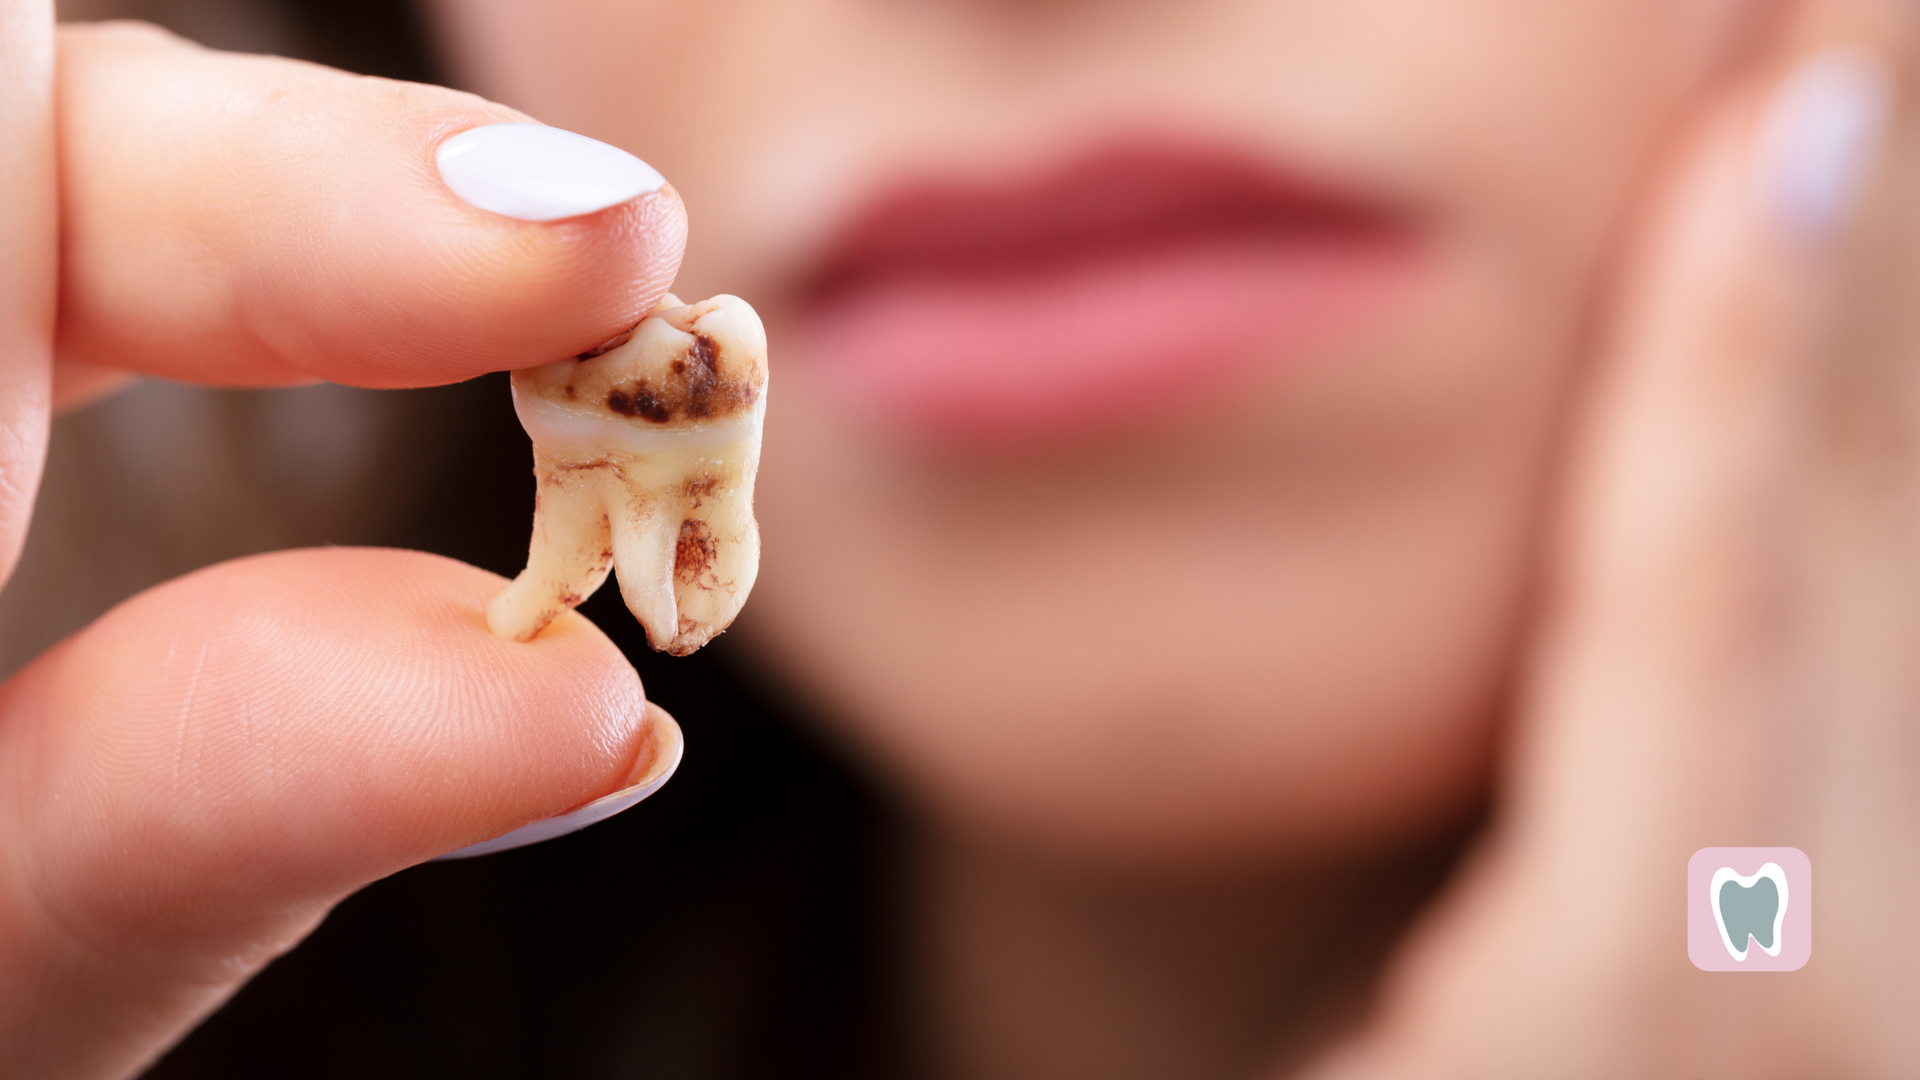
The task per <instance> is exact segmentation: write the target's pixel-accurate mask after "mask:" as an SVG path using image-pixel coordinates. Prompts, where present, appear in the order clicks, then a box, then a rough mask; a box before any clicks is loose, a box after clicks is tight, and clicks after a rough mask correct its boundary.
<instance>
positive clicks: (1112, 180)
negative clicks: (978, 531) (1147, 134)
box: [797, 151, 1414, 444]
mask: <svg viewBox="0 0 1920 1080" xmlns="http://www.w3.org/2000/svg"><path fill="white" fill-rule="evenodd" d="M1413 247H1414V236H1413V231H1412V229H1411V228H1410V227H1409V225H1408V224H1407V223H1406V222H1405V221H1404V220H1401V219H1399V218H1397V217H1396V216H1395V215H1393V214H1392V213H1390V212H1388V211H1386V210H1384V209H1382V208H1379V207H1374V206H1370V205H1366V204H1364V203H1362V202H1361V201H1359V200H1357V199H1353V198H1350V197H1343V196H1340V195H1338V194H1335V193H1331V192H1327V191H1325V190H1321V189H1315V188H1309V187H1307V186H1304V185H1301V184H1298V183H1293V182H1290V181H1288V180H1287V179H1285V178H1282V177H1276V176H1274V175H1273V174H1271V173H1269V172H1266V171H1264V170H1261V169H1257V168H1254V167H1251V166H1248V165H1245V164H1243V163H1240V162H1237V161H1233V160H1227V159H1222V158H1220V157H1216V156H1208V155H1196V154H1192V153H1170V152H1163V151H1156V152H1140V151H1123V152H1110V153H1106V154H1102V155H1099V156H1097V157H1092V158H1088V159H1084V160H1082V161H1081V162H1080V163H1078V164H1076V165H1074V166H1072V167H1070V168H1067V169H1064V170H1061V171H1059V172H1057V173H1055V174H1053V175H1051V176H1048V177H1045V178H1042V179H1041V180H1039V181H1037V182H1034V183H1029V184H1023V185H1018V186H1007V187H999V188H986V187H979V188H963V187H957V186H935V185H927V186H923V187H920V188H918V189H915V190H910V191H904V192H901V193H900V194H898V195H896V196H894V197H893V198H890V199H887V200H885V201H884V202H883V203H881V204H880V205H877V206H875V207H873V208H872V209H871V210H870V211H869V212H868V213H867V214H865V215H864V216H862V217H861V218H860V219H859V220H858V221H857V222H856V223H855V224H854V225H853V227H852V228H850V229H849V230H847V232H846V233H845V235H844V239H843V240H842V242H841V243H840V244H839V245H838V246H837V248H836V249H835V252H834V254H833V257H832V258H831V259H830V260H828V261H827V263H826V264H825V269H824V270H823V272H822V273H821V274H820V276H819V277H818V279H817V281H816V284H815V286H814V288H813V290H812V291H811V293H810V297H809V300H810V302H809V303H808V304H807V305H806V308H805V309H804V312H805V314H804V317H803V318H802V320H801V322H800V325H799V327H798V330H799V334H798V338H799V340H798V342H797V344H798V345H799V348H798V350H797V353H798V354H799V356H800V357H801V358H802V359H803V360H804V361H805V362H808V363H810V364H811V365H813V366H814V367H815V368H816V369H817V370H818V372H819V373H820V374H821V375H822V376H824V377H825V378H826V379H827V380H828V382H829V383H830V385H831V387H832V390H833V392H834V393H835V394H836V395H838V396H839V397H841V398H842V399H844V400H848V401H850V402H852V403H853V404H854V405H856V406H857V407H861V409H862V411H868V412H870V413H871V414H872V415H874V416H875V417H877V418H879V419H881V420H882V421H884V422H887V423H888V424H889V425H890V426H895V427H901V428H905V429H907V430H909V431H912V432H915V433H918V434H920V435H923V436H931V437H933V438H936V439H940V440H942V441H958V442H962V443H973V442H979V443H987V444H992V443H1001V442H1008V441H1013V442H1027V441H1036V440H1037V441H1049V440H1052V439H1055V438H1060V437H1071V436H1075V435H1082V434H1086V433H1088V432H1089V431H1093V430H1098V429H1102V428H1113V427H1118V426H1123V425H1125V424H1127V423H1129V422H1132V421H1135V420H1138V419H1141V418H1144V417H1148V416H1152V415H1157V414H1160V413H1164V412H1167V411H1170V410H1177V409H1180V408H1182V407H1183V406H1191V405H1192V404H1193V403H1197V402H1199V401H1202V400H1204V399H1206V398H1209V397H1218V396H1220V395H1221V394H1223V393H1231V392H1232V389H1233V384H1234V382H1235V376H1236V375H1240V374H1245V373H1249V372H1257V371H1259V370H1262V369H1264V368H1265V367H1267V366H1269V365H1273V364H1284V363H1288V362H1290V361H1291V360H1293V359H1295V358H1296V357H1298V355H1299V354H1300V353H1301V352H1302V351H1303V350H1304V349H1305V348H1306V347H1308V346H1310V345H1311V344H1313V343H1314V342H1315V341H1317V340H1320V339H1321V338H1322V337H1323V336H1324V335H1325V334H1326V333H1327V332H1328V331H1330V330H1333V329H1336V328H1337V327H1339V326H1340V325H1342V324H1344V323H1347V322H1350V321H1351V320H1352V319H1354V318H1355V317H1357V316H1361V315H1364V314H1365V313H1366V312H1368V311H1370V310H1373V309H1374V308H1375V307H1376V306H1377V304H1378V302H1379V301H1380V300H1382V299H1384V298H1385V297H1386V296H1388V295H1390V294H1391V292H1392V291H1393V287H1394V286H1395V285H1396V284H1397V283H1399V282H1401V281H1403V280H1404V279H1405V278H1406V276H1407V271H1408V269H1409V268H1410V267H1411V265H1412V262H1413V260H1412V259H1411V258H1410V256H1411V255H1412V253H1413Z"/></svg>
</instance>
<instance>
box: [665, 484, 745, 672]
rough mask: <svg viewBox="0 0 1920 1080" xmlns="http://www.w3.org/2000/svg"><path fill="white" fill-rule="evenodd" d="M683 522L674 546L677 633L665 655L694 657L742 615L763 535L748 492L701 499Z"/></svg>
mask: <svg viewBox="0 0 1920 1080" xmlns="http://www.w3.org/2000/svg"><path fill="white" fill-rule="evenodd" d="M702 503H703V505H702V506H701V507H700V508H699V509H692V510H691V512H690V513H689V515H688V516H687V517H686V518H685V519H683V520H682V521H681V524H680V529H679V539H678V542H677V543H676V545H675V549H676V550H675V560H674V575H673V578H674V596H675V599H676V601H677V603H678V606H679V609H680V625H679V632H678V633H676V634H675V635H674V639H673V642H672V644H671V645H670V646H669V647H668V649H667V651H668V652H672V653H675V654H677V655H685V654H686V653H690V652H693V651H694V650H695V649H698V648H699V647H700V646H702V645H705V644H706V643H707V642H709V641H711V640H713V637H714V635H716V634H718V633H720V632H721V631H722V630H725V629H726V628H727V626H728V625H729V624H730V623H732V622H733V619H734V616H735V615H738V614H739V613H740V608H741V605H743V604H744V603H745V602H746V598H747V593H748V592H749V591H751V590H752V588H753V582H754V578H755V577H756V576H757V574H758V572H759V567H760V530H759V529H758V527H757V526H756V525H755V524H754V520H753V513H752V510H751V505H752V504H751V494H750V492H749V493H748V494H746V495H745V496H744V497H743V496H742V495H741V494H740V493H738V492H730V493H725V494H722V495H720V496H719V497H717V498H707V499H704V500H702Z"/></svg>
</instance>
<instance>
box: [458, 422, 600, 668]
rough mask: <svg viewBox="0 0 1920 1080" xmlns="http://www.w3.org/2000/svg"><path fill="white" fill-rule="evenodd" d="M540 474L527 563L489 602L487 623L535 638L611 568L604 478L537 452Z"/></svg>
mask: <svg viewBox="0 0 1920 1080" xmlns="http://www.w3.org/2000/svg"><path fill="white" fill-rule="evenodd" d="M534 464H535V469H534V472H535V473H536V475H537V476H538V478H539V491H538V493H537V495H536V496H535V497H536V499H537V501H536V503H535V505H534V515H533V540H532V542H531V543H530V544H529V545H528V551H527V568H526V569H525V570H522V571H521V572H520V576H519V577H516V578H514V579H513V581H512V583H510V584H509V585H508V586H507V587H506V588H505V589H503V590H501V591H500V593H499V595H497V596H495V597H494V598H493V600H492V601H491V602H490V603H488V604H487V628H488V629H489V630H492V631H493V632H494V633H495V634H497V635H498V636H500V637H503V638H507V639H508V640H511V641H531V640H533V638H534V635H536V634H538V633H539V632H540V631H542V630H544V629H546V627H547V624H548V623H550V622H552V621H553V620H554V619H556V618H558V617H559V616H560V613H561V612H564V611H566V610H567V609H569V608H571V607H573V606H575V605H576V604H578V603H580V601H582V600H584V599H586V598H587V597H589V596H591V595H593V591H594V590H595V589H598V588H599V587H600V584H601V582H604V581H605V580H606V579H607V573H608V572H609V571H610V570H611V569H612V568H613V548H612V545H611V544H610V543H609V528H608V521H607V512H606V504H607V498H606V496H607V490H606V488H607V484H606V478H605V477H603V476H600V475H598V473H599V470H577V471H576V470H569V469H566V468H562V467H559V466H558V465H557V463H555V462H553V461H550V460H545V459H544V458H542V457H541V456H540V455H536V456H535V462H534Z"/></svg>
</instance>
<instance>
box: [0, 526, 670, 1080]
mask: <svg viewBox="0 0 1920 1080" xmlns="http://www.w3.org/2000/svg"><path fill="white" fill-rule="evenodd" d="M501 584H502V582H501V579H499V578H498V577H496V576H494V575H491V574H487V573H485V572H483V571H479V570H476V569H473V568H471V567H468V566H464V565H462V564H459V563H455V562H452V561H450V560H446V559H441V558H438V557H434V556H428V555H422V554H418V553H411V552H399V551H383V550H352V549H329V550H322V551H298V552H285V553H280V554H275V555H269V556H261V557H256V558H251V559H245V560H240V561H237V562H233V563H227V564H223V565H220V566H217V567H214V568H212V569H209V570H206V571H202V572H199V573H196V574H193V575H190V576H188V577H185V578H182V579H179V580H176V581H174V582H171V583H169V584H166V585H163V586H160V587H158V588H156V589H153V590H151V591H149V592H147V593H144V594H142V595H140V596H138V597H136V598H135V599H133V600H131V601H129V602H127V603H126V604H123V605H122V606H120V607H119V608H116V609H115V610H114V611H112V612H111V613H109V614H108V615H106V616H104V617H103V618H102V619H101V620H100V621H98V622H97V623H95V624H94V625H93V626H91V627H89V628H88V629H87V630H85V631H83V632H82V633H81V634H79V635H77V636H76V637H74V638H72V639H69V640H68V641H67V642H65V643H64V644H62V645H61V646H59V647H57V648H56V649H54V650H52V651H51V652H49V653H48V654H46V655H45V656H43V657H41V658H40V659H39V660H37V661H35V663H34V664H33V665H31V666H30V667H29V668H28V669H27V670H26V671H24V672H23V673H22V674H20V675H19V676H17V677H16V678H15V679H14V680H13V681H12V682H10V683H9V684H8V685H7V686H6V687H5V689H4V691H0V1075H7V1076H28V1075H31V1076H36V1077H60V1076H112V1075H122V1074H124V1073H125V1072H126V1071H127V1070H129V1069H131V1068H133V1067H135V1066H137V1065H138V1064H139V1063H140V1062H141V1061H144V1060H146V1059H147V1058H148V1057H150V1056H151V1055H153V1054H154V1053H156V1052H158V1050H159V1049H161V1048H163V1047H164V1046H165V1045H166V1044H167V1043H168V1042H169V1041H170V1040H171V1039H172V1038H175V1037H177V1036H178V1034H180V1033H181V1032H183V1031H184V1030H185V1029H186V1027H187V1026H189V1025H190V1024H191V1023H192V1022H194V1021H195V1020H196V1019H197V1018H198V1017H200V1016H202V1015H204V1014H205V1013H206V1012H207V1011H209V1010H211V1009H212V1008H213V1007H214V1006H215V1005H217V1004H218V1002H219V1001H220V1000H222V999H223V998H224V996H225V995H226V994H228V993H230V992H231V991H232V990H233V989H234V988H235V987H237V986H238V985H239V984H240V983H241V982H242V981H244V979H245V978H246V977H247V976H249V975H250V974H251V973H252V972H253V971H255V970H257V969H258V967H259V966H261V965H262V964H264V963H265V962H266V961H267V960H268V959H270V958H271V957H272V956H273V955H276V954H277V953H279V952H280V951H283V950H284V949H286V948H288V947H290V946H291V945H292V944H293V943H294V942H295V941H297V940H298V939H299V938H300V937H301V936H302V935H303V934H304V933H305V932H306V931H307V930H308V929H310V928H311V926H312V925H314V923H315V922H316V921H317V920H318V919H319V918H320V917H321V916H322V915H323V914H324V913H325V911H326V910H327V909H328V907H329V906H330V905H331V904H333V903H334V902H336V901H337V900H338V899H339V898H340V897H342V896H344V895H345V894H346V893H348V892H350V891H351V890H353V889H355V888H357V887H359V886H360V885H363V884H365V883H366V882H368V881H371V880H373V879H375V878H378V877H381V876H384V875H386V874H390V873H392V872H394V871H396V870H399V869H401V868H402V867H405V866H409V865H412V864H414V863H418V862H420V861H422V860H425V859H427V858H430V857H432V856H434V855H437V854H440V853H442V852H445V851H449V850H452V849H455V848H458V847H461V846H464V845H466V844H468V843H471V842H474V841H477V840H481V839H485V838H488V837H492V836H496V835H499V834H501V833H504V832H506V831H508V830H510V829H513V828H515V827H518V826H520V825H522V824H525V823H527V822H529V821H532V820H535V819H537V818H541V817H546V816H549V815H551V814H554V813H558V812H561V811H564V810H566V809H569V808H571V807H573V806H576V805H579V804H580V803H582V802H585V801H587V800H589V799H592V798H595V797H598V796H599V795H602V794H604V793H606V792H607V791H610V790H612V789H614V788H615V787H617V786H618V785H619V784H620V783H621V781H622V780H623V778H624V777H625V776H626V775H627V773H628V771H629V770H630V769H631V767H632V765H633V761H634V758H635V755H636V754H637V753H638V752H639V749H640V744H641V740H642V738H643V736H644V716H645V700H644V697H643V695H642V693H641V687H640V683H639V679H638V676H637V675H636V674H635V673H634V671H633V669H632V667H631V666H629V665H628V664H627V663H626V661H625V659H624V658H623V657H622V656H621V654H620V652H619V651H618V649H616V648H615V647H614V646H613V645H612V643H611V642H609V641H608V640H607V639H606V638H605V637H604V636H603V635H602V634H600V633H599V631H598V630H597V629H595V628H594V627H593V626H592V625H591V624H590V623H588V622H587V621H586V620H585V619H583V618H581V617H579V616H577V615H572V614H570V615H569V616H567V617H563V618H562V619H560V620H558V621H556V622H555V623H554V624H553V625H552V626H551V627H549V628H548V630H547V631H546V632H545V633H544V634H542V635H541V636H540V637H539V638H538V639H536V640H535V641H533V642H531V643H528V644H524V645H521V644H514V643H510V642H505V641H501V640H499V639H497V638H495V637H493V636H492V635H491V634H490V633H488V631H487V629H486V624H485V620H484V616H483V605H484V604H485V602H486V600H487V598H488V597H489V596H491V595H492V593H493V592H495V591H497V590H498V588H499V587H500V586H501Z"/></svg>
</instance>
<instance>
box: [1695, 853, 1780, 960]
mask: <svg viewBox="0 0 1920 1080" xmlns="http://www.w3.org/2000/svg"><path fill="white" fill-rule="evenodd" d="M1749 865H1751V864H1749ZM1769 886H1771V888H1772V890H1773V892H1774V894H1775V896H1776V898H1777V901H1778V902H1777V903H1776V904H1775V905H1774V907H1773V910H1772V911H1771V912H1768V911H1767V910H1766V902H1767V899H1768V897H1767V895H1766V893H1767V889H1768V887H1769ZM1756 889H1757V890H1759V891H1757V892H1756V891H1754V890H1756ZM1707 896H1708V898H1709V899H1710V900H1711V902H1712V904H1713V921H1714V922H1715V923H1716V924H1717V925H1718V926H1719V927H1720V942H1721V944H1723V945H1725V946H1726V947H1727V952H1729V953H1731V954H1732V955H1733V958H1734V959H1735V960H1738V961H1741V962H1742V963H1745V962H1746V959H1747V953H1748V952H1749V951H1751V945H1752V944H1758V945H1759V946H1760V948H1761V950H1762V951H1764V952H1765V953H1766V954H1767V955H1768V956H1779V955H1780V926H1781V923H1782V922H1784V921H1785V920H1786V917H1787V872H1786V871H1785V870H1782V869H1781V868H1780V864H1779V863H1772V862H1770V863H1768V864H1766V865H1765V866H1762V867H1761V868H1760V869H1759V870H1757V871H1755V872H1754V873H1752V874H1749V875H1741V874H1736V873H1734V870H1733V867H1731V866H1723V867H1721V868H1720V869H1718V870H1716V871H1714V872H1713V882H1712V884H1711V885H1709V886H1708V892H1707ZM1756 916H1757V918H1756ZM1729 917H1731V920H1732V921H1731V924H1730V923H1729ZM1762 935H1765V937H1764V940H1763V938H1762ZM1736 936H1738V937H1739V939H1740V940H1739V944H1738V945H1737V946H1736V945H1735V943H1734V938H1735V937H1736ZM1749 936H1751V938H1752V940H1751V942H1750V941H1749Z"/></svg>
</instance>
